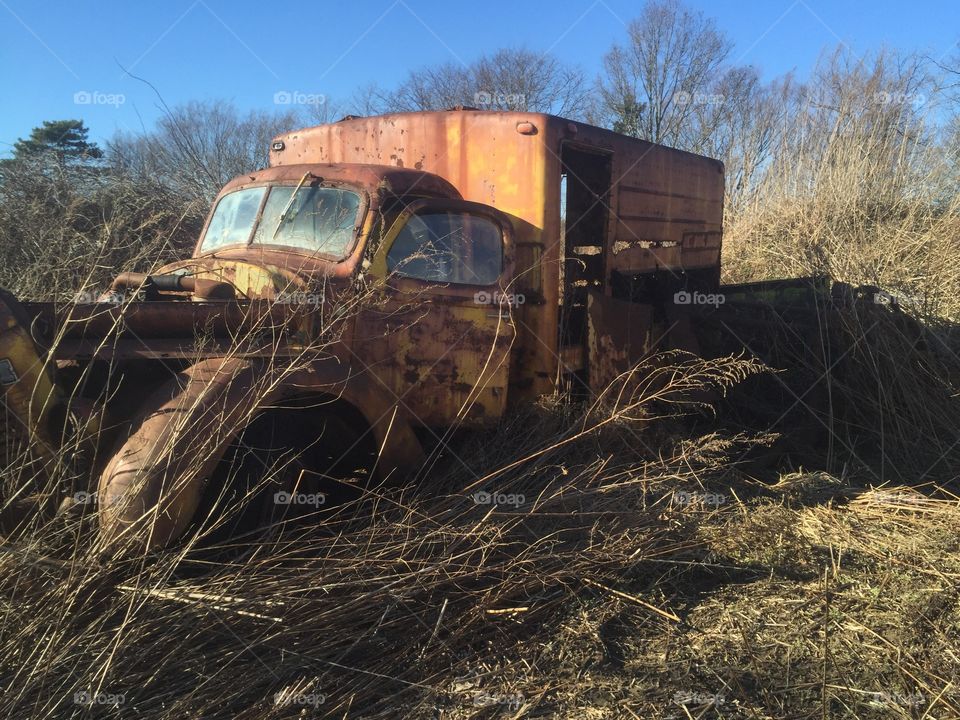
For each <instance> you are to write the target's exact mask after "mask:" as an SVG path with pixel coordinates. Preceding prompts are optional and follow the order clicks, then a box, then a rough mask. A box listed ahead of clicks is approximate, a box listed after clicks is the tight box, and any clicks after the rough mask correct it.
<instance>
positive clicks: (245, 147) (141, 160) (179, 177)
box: [108, 101, 304, 202]
mask: <svg viewBox="0 0 960 720" xmlns="http://www.w3.org/2000/svg"><path fill="white" fill-rule="evenodd" d="M303 124H304V121H303V117H302V115H301V113H300V112H298V111H297V110H286V111H284V112H281V113H268V112H264V111H251V112H249V113H247V114H246V115H241V114H240V113H239V112H238V111H237V109H236V107H235V106H234V105H232V104H231V103H228V102H224V101H202V102H201V101H192V102H189V103H186V104H185V105H180V106H177V107H174V108H172V109H170V110H168V111H167V112H166V113H165V115H164V116H163V117H162V118H160V120H159V121H158V122H157V127H156V130H154V131H153V132H151V133H148V134H146V135H142V136H131V135H129V134H120V135H117V136H116V137H115V138H114V139H113V140H112V141H111V142H110V143H109V144H108V159H109V161H110V163H111V165H112V166H113V167H114V168H115V169H118V170H120V171H123V172H127V173H130V174H133V175H136V176H141V177H150V178H153V179H154V180H156V181H157V182H161V183H163V184H165V185H167V186H168V187H172V188H175V189H178V190H180V191H181V194H183V195H184V196H186V197H190V198H195V199H200V200H205V201H207V202H209V200H210V199H211V198H212V197H213V196H214V195H216V193H217V192H218V191H219V189H220V188H221V187H222V186H223V185H224V184H225V183H226V182H227V181H228V180H230V179H231V178H233V177H235V176H236V175H239V174H241V173H244V172H247V171H249V170H252V169H256V168H261V167H265V166H266V165H267V162H268V154H269V145H270V140H271V138H273V137H274V136H275V135H277V134H279V133H281V132H286V131H287V130H292V129H294V128H296V127H299V126H301V125H303Z"/></svg>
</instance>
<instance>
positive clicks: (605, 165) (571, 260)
mask: <svg viewBox="0 0 960 720" xmlns="http://www.w3.org/2000/svg"><path fill="white" fill-rule="evenodd" d="M560 164H561V169H560V172H561V180H560V192H561V197H560V238H561V242H560V247H561V263H560V288H561V295H560V328H559V332H560V336H559V341H560V348H561V350H562V349H563V348H571V347H576V346H580V347H583V346H584V345H585V344H586V339H587V293H588V292H589V291H590V290H591V289H592V290H596V291H598V292H603V290H604V252H603V249H604V243H605V242H606V237H607V223H608V218H609V208H610V181H611V162H610V155H609V154H606V153H600V152H591V151H590V150H587V149H583V148H577V147H573V146H571V145H564V146H563V147H562V148H561V151H560Z"/></svg>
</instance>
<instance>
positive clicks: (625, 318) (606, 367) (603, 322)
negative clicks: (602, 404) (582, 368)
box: [587, 291, 657, 393]
mask: <svg viewBox="0 0 960 720" xmlns="http://www.w3.org/2000/svg"><path fill="white" fill-rule="evenodd" d="M587 313H588V317H589V331H588V336H587V337H588V341H587V351H588V363H589V365H588V367H589V379H590V389H591V390H592V391H593V392H595V393H601V392H603V390H604V389H606V388H607V387H608V386H609V385H610V384H611V383H613V382H614V381H615V380H616V379H617V378H618V377H620V376H621V375H622V374H623V373H626V372H628V371H629V370H631V369H632V368H633V367H634V366H635V365H636V364H637V363H639V362H640V361H641V360H642V359H643V358H644V356H646V355H647V354H648V353H649V352H650V351H651V349H652V348H653V343H654V342H655V341H656V340H657V338H656V337H654V322H653V317H654V315H653V307H652V306H650V305H641V304H639V303H632V302H626V301H624V300H616V299H614V298H612V297H608V296H606V295H603V294H602V293H599V292H595V291H594V292H590V293H589V294H588V295H587Z"/></svg>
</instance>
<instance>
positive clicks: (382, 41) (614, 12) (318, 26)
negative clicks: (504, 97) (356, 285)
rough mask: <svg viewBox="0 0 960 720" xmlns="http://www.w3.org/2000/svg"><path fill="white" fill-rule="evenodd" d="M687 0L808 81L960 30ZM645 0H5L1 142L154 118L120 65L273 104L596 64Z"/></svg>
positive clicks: (183, 89) (932, 17) (784, 1)
mask: <svg viewBox="0 0 960 720" xmlns="http://www.w3.org/2000/svg"><path fill="white" fill-rule="evenodd" d="M687 4H688V5H689V6H691V7H694V8H697V9H701V10H703V11H704V12H705V13H706V14H708V15H710V16H712V17H714V18H716V20H717V23H718V25H719V27H720V28H721V29H722V30H724V31H725V32H726V33H727V34H728V35H729V36H730V37H731V39H732V40H733V41H734V43H735V46H736V47H735V51H734V54H733V59H735V60H738V61H739V62H741V63H748V64H752V65H755V66H756V67H758V68H759V69H760V70H761V72H762V73H763V74H764V75H765V76H767V77H773V76H775V75H779V74H782V73H784V72H787V71H789V70H796V71H797V72H798V74H799V75H800V76H801V77H802V76H803V75H804V74H805V73H806V72H807V71H808V70H809V69H810V67H811V66H812V64H813V63H814V61H815V60H816V58H817V56H818V54H819V53H820V52H821V51H822V50H823V49H824V48H825V47H833V46H835V45H837V44H838V43H840V42H843V43H845V44H847V45H849V46H850V47H851V48H852V49H853V50H855V51H856V52H857V53H862V52H864V51H867V50H870V49H874V48H878V47H880V46H884V45H885V46H888V47H892V48H903V49H916V50H920V51H923V52H925V53H927V54H929V55H930V56H931V57H934V58H943V57H947V56H950V55H951V54H954V53H956V52H957V42H958V41H960V1H958V0H917V1H915V2H909V3H906V2H892V1H890V0H872V1H870V2H865V1H860V2H856V1H853V0H739V1H738V0H714V1H713V2H709V1H708V0H687ZM639 8H640V3H639V2H638V1H637V0H573V1H571V2H556V1H553V2H541V1H540V0H527V2H518V1H517V0H509V1H502V0H483V1H482V2H450V0H437V1H434V0H368V1H367V2H349V3H347V2H338V1H337V0H321V1H319V2H304V1H302V2H276V1H275V0H274V1H273V2H251V1H248V0H229V1H227V0H168V1H167V2H162V3H139V2H125V1H122V0H103V1H102V2H96V3H94V2H83V1H74V2H64V1H59V0H58V1H52V2H51V1H47V2H37V1H36V0H0V92H2V95H0V97H2V98H3V106H2V109H3V112H2V113H0V143H2V144H0V154H3V155H5V154H7V153H8V152H9V150H10V144H11V143H13V142H14V141H15V140H16V139H17V138H18V137H25V136H26V135H27V134H28V133H29V131H30V128H31V127H33V126H35V125H38V124H40V122H41V121H43V120H51V119H60V118H71V117H81V118H83V119H84V120H85V121H86V123H87V125H88V126H89V127H90V128H91V134H92V136H93V137H94V138H95V139H98V140H102V139H104V138H107V137H109V136H110V135H112V134H113V133H114V132H115V131H116V130H131V131H139V130H140V129H141V128H142V127H148V128H149V127H150V126H151V125H152V123H153V121H154V120H155V118H156V117H157V116H158V114H159V110H158V108H157V101H156V98H155V96H154V94H153V93H152V91H150V90H149V89H148V88H147V87H146V86H145V85H143V84H142V83H139V82H137V81H135V80H133V79H131V78H130V77H127V76H126V75H125V74H124V72H123V70H121V67H120V66H121V65H123V66H124V67H126V68H127V69H129V70H130V71H131V72H132V73H133V74H135V75H139V76H140V77H143V78H146V79H147V80H149V81H150V82H151V83H153V84H154V85H155V86H156V87H157V89H158V90H159V91H160V92H161V94H162V95H163V97H164V99H165V100H166V101H167V103H169V104H171V105H173V104H176V103H179V102H182V101H186V100H190V99H200V98H225V99H230V100H233V101H234V102H235V103H236V104H237V105H238V106H240V107H241V108H254V107H259V108H264V109H272V108H274V107H275V105H274V95H275V93H277V92H281V91H287V92H291V93H292V92H299V93H302V94H304V95H307V94H310V95H324V96H327V97H329V98H331V99H333V100H336V99H338V98H341V99H345V98H348V97H349V96H350V95H351V94H352V93H353V91H354V89H355V88H357V87H359V86H362V85H365V84H368V83H370V82H374V81H376V82H377V83H379V84H380V85H383V86H387V87H389V86H391V85H392V84H394V83H396V82H398V81H399V80H400V79H402V77H403V76H404V74H405V73H406V71H408V70H409V69H411V68H416V67H420V66H424V65H429V64H432V63H440V62H445V61H454V62H459V61H465V62H469V61H470V60H472V59H473V58H475V57H476V56H478V55H480V54H482V53H483V52H485V51H487V50H490V49H494V48H497V47H504V46H525V47H528V48H530V49H532V50H537V51H541V52H543V51H548V50H549V51H550V52H552V53H554V54H556V55H557V56H558V57H560V58H562V59H564V60H566V61H568V62H571V63H573V64H578V65H580V66H581V67H582V68H583V69H584V70H586V71H587V72H588V74H589V75H591V76H594V75H596V73H597V72H598V70H599V67H600V59H601V57H602V55H603V54H604V53H605V52H606V51H607V50H608V49H609V48H610V46H611V45H612V44H613V43H615V42H622V41H623V39H624V38H625V34H626V32H625V27H624V23H625V22H628V21H629V20H630V19H632V18H633V17H634V16H636V15H637V14H638V12H639ZM77 93H87V95H79V96H77ZM75 96H77V98H78V99H79V100H80V101H81V104H78V103H77V102H75ZM84 100H88V101H89V102H86V103H83V101H84Z"/></svg>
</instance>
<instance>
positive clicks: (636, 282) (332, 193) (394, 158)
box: [0, 108, 724, 549]
mask: <svg viewBox="0 0 960 720" xmlns="http://www.w3.org/2000/svg"><path fill="white" fill-rule="evenodd" d="M269 152H270V162H269V166H268V167H266V168H265V169H262V170H254V171H251V172H249V173H247V174H244V175H242V176H240V177H237V178H235V179H233V180H232V181H230V182H229V183H228V184H227V185H226V186H225V187H224V188H223V189H222V191H221V192H220V193H219V195H218V196H217V198H216V200H215V201H214V203H213V205H212V209H211V210H210V213H209V217H208V219H207V220H206V224H205V226H204V228H203V230H202V232H201V234H200V236H199V239H198V241H197V243H196V247H195V249H194V251H193V254H192V256H191V257H189V258H187V259H183V260H180V261H178V262H174V263H172V264H168V265H166V266H164V267H160V268H158V269H155V270H153V271H152V272H149V273H132V272H119V273H118V275H117V276H116V278H115V280H114V281H113V283H112V285H111V286H110V287H109V288H103V289H102V293H101V292H100V290H99V289H98V293H97V294H96V295H95V296H88V297H82V298H80V301H73V302H62V301H45V302H19V301H18V300H17V299H16V298H14V297H13V296H12V295H11V294H9V293H6V292H4V293H3V294H2V295H0V322H2V331H0V383H2V388H3V423H4V427H3V431H4V438H5V445H6V447H5V449H6V451H7V453H8V454H10V453H12V452H13V451H14V450H15V449H16V448H19V449H20V450H22V451H23V452H26V453H28V454H29V457H30V462H31V463H32V466H33V467H36V468H39V470H38V471H37V473H35V474H34V475H32V476H31V477H34V478H35V477H40V476H41V475H42V474H43V472H47V474H50V472H51V469H56V468H60V475H59V476H60V477H70V478H73V480H72V481H71V482H70V483H66V484H67V485H69V487H62V488H60V492H61V493H64V494H66V495H67V496H71V494H72V495H76V494H77V493H78V492H80V493H83V497H85V498H94V499H95V500H96V502H95V503H94V506H95V508H96V512H97V520H98V523H99V533H100V536H101V537H102V538H103V541H104V542H105V543H108V544H109V543H120V542H121V541H124V540H125V539H128V540H129V541H130V543H131V544H132V545H133V546H135V547H139V548H148V549H154V548H162V547H164V546H167V545H169V544H171V543H173V542H175V541H177V540H178V538H180V537H182V536H184V534H185V533H187V532H188V530H189V529H190V528H191V526H192V524H194V523H196V521H197V517H198V515H199V514H201V513H203V512H206V509H208V508H209V506H210V499H209V498H210V497H211V496H212V495H216V494H217V493H220V494H221V495H222V493H223V487H222V485H223V483H227V482H231V480H230V479H229V478H228V476H229V475H230V471H231V470H232V471H233V472H234V474H236V473H237V472H239V471H238V468H240V467H246V466H248V465H250V467H249V468H248V470H247V472H248V474H250V475H258V474H259V475H260V476H263V475H264V473H265V472H266V468H267V467H268V465H269V466H271V467H279V466H283V467H285V468H287V471H285V472H282V473H281V472H278V473H277V477H278V480H277V482H278V483H281V485H278V486H277V487H280V488H281V490H284V491H285V492H293V493H295V492H297V490H298V488H300V487H301V485H300V484H302V483H305V482H307V480H305V478H307V477H314V478H320V479H321V481H322V480H323V479H329V478H330V477H332V476H333V475H335V472H334V470H333V468H334V467H335V466H344V464H346V466H349V469H351V470H352V469H355V468H356V467H359V466H360V465H364V466H365V467H366V470H364V472H366V473H367V475H365V476H363V475H361V476H360V480H356V482H362V480H363V477H366V478H368V479H369V478H382V477H387V476H391V475H397V474H398V473H409V472H411V471H415V470H416V468H417V467H418V466H419V464H420V463H422V462H423V458H424V447H426V446H429V445H431V444H435V443H436V442H442V441H443V440H444V439H445V438H446V437H447V435H446V434H445V433H446V432H447V431H448V430H449V429H450V428H454V427H455V428H460V429H464V428H474V427H485V426H490V425H495V424H496V423H497V422H498V420H499V419H500V418H501V417H502V416H503V415H504V413H506V412H508V411H509V409H510V408H511V407H512V406H515V405H516V404H518V403H525V402H531V401H533V400H535V399H536V398H538V397H540V396H543V395H545V394H549V393H552V392H555V391H556V390H557V389H558V388H567V389H571V390H573V391H582V392H591V391H592V392H597V391H598V390H599V389H601V388H603V387H604V386H605V385H606V384H608V383H609V382H611V380H612V379H613V378H615V377H617V376H618V375H619V374H620V373H623V372H624V371H625V370H626V369H628V368H630V367H631V366H632V365H634V364H635V363H637V362H638V361H639V360H640V359H642V358H644V357H645V356H647V355H649V354H650V353H652V352H654V351H656V350H658V349H664V348H675V349H683V350H689V351H691V352H696V351H697V350H698V341H697V336H696V333H694V332H693V331H692V329H691V322H690V318H689V310H690V304H689V303H686V304H685V301H684V298H685V297H688V298H689V297H697V296H698V295H699V296H709V295H710V294H714V293H717V292H718V289H719V283H720V249H721V239H722V229H723V228H722V219H723V197H724V168H723V165H722V163H720V162H719V161H717V160H714V159H710V158H707V157H701V156H697V155H694V154H691V153H688V152H682V151H680V150H675V149H672V148H668V147H663V146H658V145H655V144H651V143H649V142H645V141H642V140H637V139H634V138H630V137H626V136H624V135H620V134H617V133H615V132H611V131H609V130H604V129H601V128H597V127H592V126H590V125H587V124H584V123H582V122H575V121H571V120H566V119H562V118H559V117H554V116H551V115H546V114H540V113H529V112H487V111H479V110H473V109H466V108H457V109H453V110H449V111H442V112H415V113H399V114H389V115H383V116H377V117H347V118H344V119H343V120H340V121H339V122H334V123H331V124H326V125H320V126H317V127H310V128H306V129H303V130H297V131H294V132H289V133H286V134H283V135H281V136H279V137H276V138H275V139H273V141H272V143H271V145H270V151H269ZM118 270H120V269H118ZM678 298H680V299H679V300H678ZM345 458H346V459H345ZM65 466H69V468H70V471H69V472H66V471H64V470H63V468H64V467H65ZM290 468H293V471H290ZM318 482H320V481H318ZM71 483H72V484H71ZM283 483H286V484H283ZM24 484H25V485H27V484H29V481H28V480H25V481H24ZM48 494H49V493H48ZM28 495H30V492H29V488H24V489H23V491H22V493H21V497H20V498H16V499H11V498H4V503H5V505H6V506H7V507H8V509H9V508H11V507H13V506H15V505H16V503H17V502H20V501H22V500H23V498H25V497H27V496H28ZM31 497H32V496H31ZM57 502H58V498H56V497H53V498H51V497H43V498H40V499H38V500H36V503H39V504H40V505H42V506H43V507H50V506H51V504H52V505H56V504H57ZM44 503H46V505H44ZM205 508H206V509H205ZM18 517H19V516H18Z"/></svg>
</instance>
